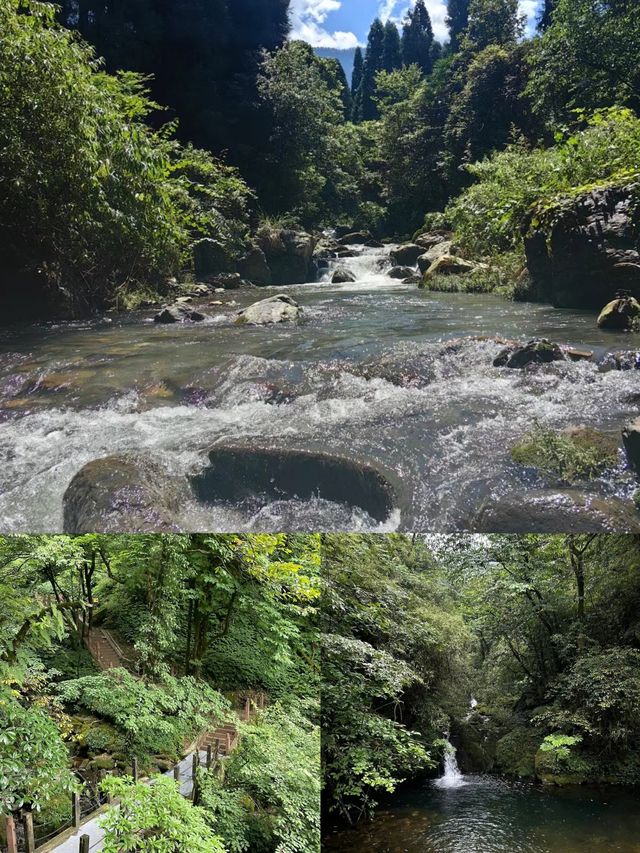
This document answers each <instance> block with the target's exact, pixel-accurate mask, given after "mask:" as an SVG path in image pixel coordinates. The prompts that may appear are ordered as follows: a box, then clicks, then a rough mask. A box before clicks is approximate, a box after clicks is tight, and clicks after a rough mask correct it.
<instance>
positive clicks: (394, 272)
mask: <svg viewBox="0 0 640 853" xmlns="http://www.w3.org/2000/svg"><path fill="white" fill-rule="evenodd" d="M414 275H415V270H414V268H413V267H393V269H390V270H389V278H400V279H405V278H412V277H413V276H414Z"/></svg>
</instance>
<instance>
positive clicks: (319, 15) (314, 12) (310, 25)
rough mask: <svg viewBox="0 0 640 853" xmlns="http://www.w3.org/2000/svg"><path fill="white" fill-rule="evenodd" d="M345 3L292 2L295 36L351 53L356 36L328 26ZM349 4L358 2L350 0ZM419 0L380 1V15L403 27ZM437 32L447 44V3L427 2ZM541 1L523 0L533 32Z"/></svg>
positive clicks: (322, 0) (440, 0)
mask: <svg viewBox="0 0 640 853" xmlns="http://www.w3.org/2000/svg"><path fill="white" fill-rule="evenodd" d="M343 2H345V0H292V3H291V23H292V32H291V37H292V38H295V39H302V40H303V41H306V42H309V44H311V45H313V46H314V47H333V48H338V49H341V50H348V49H349V48H353V47H356V46H357V45H358V44H359V41H358V38H357V36H356V35H355V33H351V32H349V33H345V32H331V31H330V30H329V29H327V27H326V26H324V25H325V23H326V21H327V19H328V17H329V15H331V13H332V12H337V11H338V9H340V8H341V7H342V4H343ZM346 2H347V3H353V2H357V0H346ZM414 2H415V0H378V15H379V17H380V18H381V19H382V20H383V21H388V20H391V21H395V23H397V24H400V23H402V20H403V18H404V16H405V15H406V14H407V11H408V10H409V9H410V8H411V6H413V4H414ZM426 5H427V9H428V10H429V14H430V16H431V22H432V24H433V32H434V34H435V37H436V38H437V39H438V40H439V41H442V42H444V41H447V40H448V38H449V31H448V29H447V24H446V18H447V2H446V0H426ZM539 6H540V0H520V11H521V12H522V13H523V14H525V15H526V16H527V19H528V21H529V32H532V31H533V29H534V27H535V21H536V17H537V14H538V8H539Z"/></svg>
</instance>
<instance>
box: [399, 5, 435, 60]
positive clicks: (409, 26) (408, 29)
mask: <svg viewBox="0 0 640 853" xmlns="http://www.w3.org/2000/svg"><path fill="white" fill-rule="evenodd" d="M432 51H433V26H432V24H431V17H430V15H429V11H428V9H427V7H426V6H425V3H424V0H417V2H416V5H415V6H414V7H413V9H412V10H411V11H410V12H409V13H408V15H407V17H406V20H405V22H404V25H403V28H402V61H403V63H404V65H417V66H418V68H420V70H421V71H422V72H423V73H424V74H430V73H431V69H432V68H433V52H432Z"/></svg>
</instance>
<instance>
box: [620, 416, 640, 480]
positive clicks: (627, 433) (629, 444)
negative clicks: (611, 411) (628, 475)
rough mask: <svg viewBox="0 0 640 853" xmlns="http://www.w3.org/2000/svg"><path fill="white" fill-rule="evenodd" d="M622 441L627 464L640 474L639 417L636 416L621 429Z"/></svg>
mask: <svg viewBox="0 0 640 853" xmlns="http://www.w3.org/2000/svg"><path fill="white" fill-rule="evenodd" d="M622 441H623V443H624V449H625V451H626V453H627V459H628V460H629V465H630V466H631V467H632V468H633V470H634V471H636V472H637V473H638V474H640V418H636V419H635V421H632V422H631V423H630V424H627V426H626V427H625V428H624V429H623V430H622Z"/></svg>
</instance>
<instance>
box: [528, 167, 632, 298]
mask: <svg viewBox="0 0 640 853" xmlns="http://www.w3.org/2000/svg"><path fill="white" fill-rule="evenodd" d="M637 193H638V185H637V184H634V185H630V186H626V187H609V188H607V189H596V190H591V191H590V192H588V193H584V194H583V195H581V196H579V197H578V198H576V199H574V200H573V201H572V202H571V203H570V204H566V205H565V206H564V207H562V208H558V209H557V210H555V211H554V212H553V216H552V217H548V216H544V215H541V213H540V212H539V211H534V212H532V213H531V215H530V216H529V217H528V220H527V221H526V223H525V227H524V240H525V251H526V255H527V268H528V270H529V273H530V275H531V278H532V280H533V282H534V284H535V286H536V289H537V291H538V292H539V293H540V294H541V295H542V296H543V297H544V298H546V299H548V300H549V301H550V302H553V304H554V305H557V306H559V307H561V308H601V306H602V305H605V304H606V303H608V302H610V301H611V300H612V299H614V297H615V294H616V291H618V290H620V289H625V290H628V291H630V292H631V294H632V295H633V296H635V297H636V299H640V206H638V205H637V203H636V201H635V199H636V197H637ZM547 220H548V224H546V223H547Z"/></svg>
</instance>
